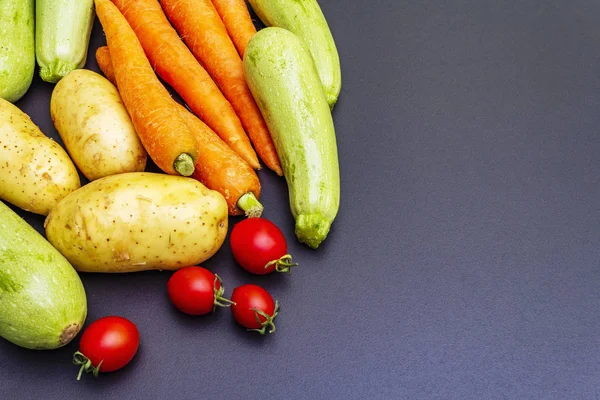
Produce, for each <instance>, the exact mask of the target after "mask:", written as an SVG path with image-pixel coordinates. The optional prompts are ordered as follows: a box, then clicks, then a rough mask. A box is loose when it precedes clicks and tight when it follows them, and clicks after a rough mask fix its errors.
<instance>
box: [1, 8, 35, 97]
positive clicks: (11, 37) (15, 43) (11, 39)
mask: <svg viewBox="0 0 600 400" xmlns="http://www.w3.org/2000/svg"><path fill="white" fill-rule="evenodd" d="M33 10H34V0H0V97H2V98H3V99H6V100H8V101H10V102H11V103H14V102H15V101H17V100H19V99H20V98H21V97H23V95H24V94H25V93H26V92H27V90H28V89H29V87H30V86H31V82H32V80H33V73H34V71H35V43H34V18H33V17H34V11H33Z"/></svg>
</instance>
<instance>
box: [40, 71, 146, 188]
mask: <svg viewBox="0 0 600 400" xmlns="http://www.w3.org/2000/svg"><path fill="white" fill-rule="evenodd" d="M50 115H51V116H52V122H53V123H54V126H55V127H56V130H57V131H58V134H59V135H60V137H61V139H62V141H63V143H64V144H65V148H66V149H67V151H68V152H69V155H70V156H71V158H72V159H73V161H74V162H75V165H77V168H79V170H80V171H81V173H82V174H83V175H84V176H85V177H86V178H87V179H89V180H90V181H93V180H96V179H98V178H102V177H104V176H109V175H116V174H121V173H124V172H139V171H143V170H144V169H145V168H146V161H147V157H148V155H147V153H146V150H145V149H144V147H143V145H142V142H141V141H140V139H139V137H138V136H137V134H136V132H135V129H134V127H133V123H132V122H131V118H130V117H129V113H128V112H127V109H126V108H125V105H124V104H123V102H122V100H121V96H120V95H119V92H118V90H117V88H116V87H115V86H114V85H113V84H112V83H110V81H109V80H108V79H106V78H105V77H103V76H102V75H100V74H97V73H96V72H94V71H90V70H87V69H76V70H74V71H72V72H69V73H68V74H67V75H66V76H65V77H64V78H62V79H61V80H60V81H59V82H58V83H57V84H56V86H55V87H54V90H53V91H52V97H51V98H50Z"/></svg>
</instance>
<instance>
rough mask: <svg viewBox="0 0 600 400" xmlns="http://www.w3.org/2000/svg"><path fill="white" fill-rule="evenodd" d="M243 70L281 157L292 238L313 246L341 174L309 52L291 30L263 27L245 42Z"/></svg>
mask: <svg viewBox="0 0 600 400" xmlns="http://www.w3.org/2000/svg"><path fill="white" fill-rule="evenodd" d="M244 74H245V76H246V80H247V82H248V86H249V87H250V91H251V92H252V95H253V96H254V98H255V99H256V102H257V104H258V106H259V108H260V111H261V112H262V114H263V117H264V119H265V122H266V123H267V127H268V128H269V131H270V132H271V136H272V137H273V142H274V143H275V148H276V150H277V154H278V155H279V159H280V161H281V166H282V168H283V173H284V176H285V179H286V181H287V184H288V189H289V195H290V206H291V211H292V214H293V216H294V218H295V221H296V237H297V238H298V240H299V241H300V242H303V243H306V244H307V245H308V246H310V247H312V248H315V249H316V248H317V247H318V246H319V245H320V244H321V242H322V241H323V240H325V238H326V237H327V234H328V233H329V229H330V226H331V223H332V222H333V220H334V219H335V217H336V215H337V212H338V208H339V203H340V174H339V165H338V153H337V144H336V137H335V130H334V125H333V119H332V117H331V111H330V109H329V105H328V104H327V99H326V96H325V91H324V90H323V87H322V86H321V82H320V80H319V75H318V74H317V70H316V68H315V65H314V62H313V60H312V57H311V55H310V53H309V52H308V50H307V49H306V47H305V46H304V45H303V44H302V41H301V40H300V39H299V38H298V37H297V36H296V35H295V34H293V33H292V32H290V31H288V30H286V29H283V28H276V27H269V28H264V29H261V30H260V31H258V33H256V34H255V35H254V36H253V37H252V39H250V42H249V43H248V47H247V48H246V52H245V53H244Z"/></svg>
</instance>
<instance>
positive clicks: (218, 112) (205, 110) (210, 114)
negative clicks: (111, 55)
mask: <svg viewBox="0 0 600 400" xmlns="http://www.w3.org/2000/svg"><path fill="white" fill-rule="evenodd" d="M112 2H113V3H114V5H116V6H117V8H119V10H120V11H121V13H122V14H123V16H124V17H125V19H126V20H127V21H128V22H129V25H131V27H132V28H133V30H134V32H135V34H136V35H137V37H138V39H139V41H140V43H141V45H142V48H143V49H144V51H145V53H146V56H147V57H148V60H149V61H150V64H151V65H152V66H153V67H154V69H155V70H156V73H157V74H158V75H159V76H160V77H161V78H162V79H164V80H165V82H167V83H168V84H169V85H170V86H171V87H172V88H173V89H175V91H176V92H177V93H179V95H180V96H181V97H182V98H183V100H184V101H185V102H186V103H187V105H188V106H189V107H190V109H191V110H192V112H194V113H195V114H196V115H198V116H199V117H200V118H201V119H202V120H203V121H204V122H205V123H206V124H207V125H208V126H210V127H211V128H212V129H213V130H214V131H215V133H217V135H219V136H220V137H221V139H223V140H224V141H225V142H226V143H227V144H228V145H229V146H230V147H231V148H232V149H233V150H234V151H235V152H237V153H238V154H239V155H240V156H241V157H242V158H243V159H244V160H246V162H248V164H250V165H251V166H252V167H253V168H256V169H259V168H260V163H259V161H258V157H257V156H256V152H255V151H254V149H253V148H252V144H251V143H250V139H249V138H248V136H247V135H246V132H244V128H243V126H242V123H241V121H240V119H239V117H238V116H237V114H236V113H235V110H234V109H233V107H232V106H231V104H230V103H229V101H228V100H227V99H226V98H225V97H224V96H223V93H221V90H220V89H219V87H218V86H217V85H216V83H215V82H214V81H213V80H212V78H211V77H210V75H209V74H208V72H206V70H205V69H204V68H203V67H202V66H201V65H200V63H199V62H198V61H197V60H196V58H195V57H194V55H193V54H192V53H191V52H190V50H189V49H188V48H187V46H186V45H185V43H183V41H181V39H180V38H179V34H178V33H177V31H175V29H174V28H173V27H172V26H171V24H170V23H169V21H168V20H167V17H166V16H165V13H164V12H163V10H162V8H161V7H160V4H159V3H158V1H157V0H112Z"/></svg>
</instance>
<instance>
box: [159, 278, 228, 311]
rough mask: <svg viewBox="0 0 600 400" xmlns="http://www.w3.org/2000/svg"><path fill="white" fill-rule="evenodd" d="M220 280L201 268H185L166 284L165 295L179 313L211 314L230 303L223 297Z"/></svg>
mask: <svg viewBox="0 0 600 400" xmlns="http://www.w3.org/2000/svg"><path fill="white" fill-rule="evenodd" d="M224 291H225V289H224V288H223V285H222V283H221V278H219V276H218V275H215V274H213V273H212V272H210V271H209V270H207V269H206V268H202V267H196V266H191V267H185V268H181V269H179V270H178V271H176V272H175V273H174V274H173V275H171V277H170V278H169V281H168V282H167V293H168V295H169V298H170V299H171V302H172V303H173V305H174V306H175V308H177V309H178V310H179V311H181V312H183V313H186V314H189V315H204V314H208V313H211V312H213V311H214V310H215V308H216V307H217V306H221V307H227V306H229V305H230V303H231V301H230V300H227V299H225V298H224V297H223V293H224Z"/></svg>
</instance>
